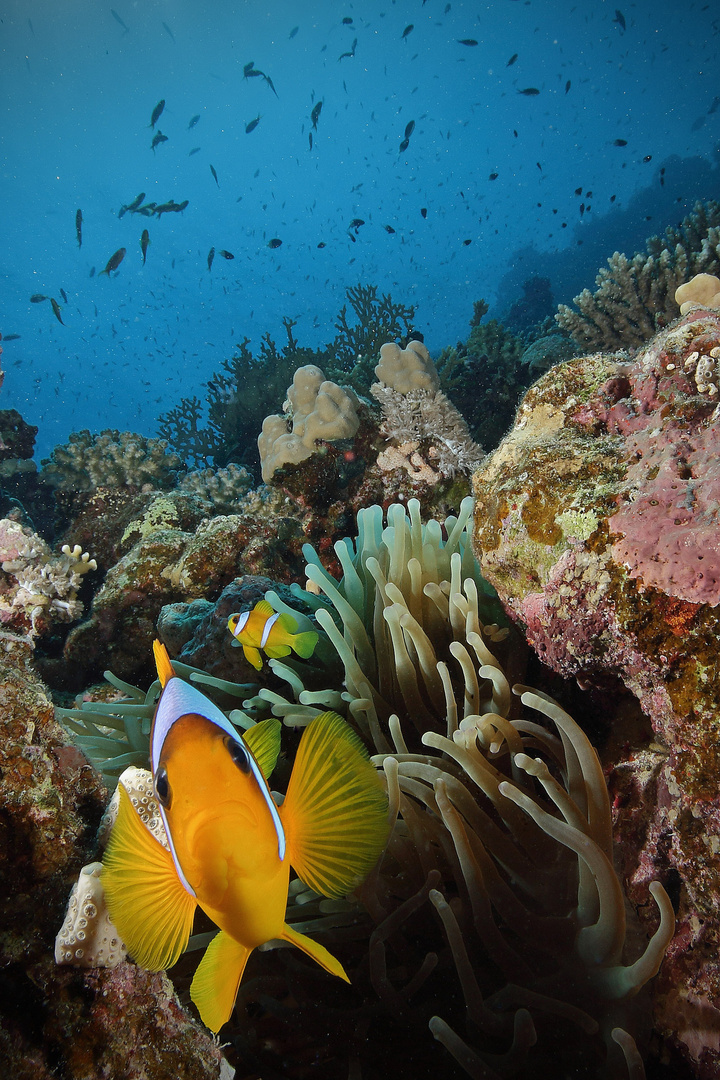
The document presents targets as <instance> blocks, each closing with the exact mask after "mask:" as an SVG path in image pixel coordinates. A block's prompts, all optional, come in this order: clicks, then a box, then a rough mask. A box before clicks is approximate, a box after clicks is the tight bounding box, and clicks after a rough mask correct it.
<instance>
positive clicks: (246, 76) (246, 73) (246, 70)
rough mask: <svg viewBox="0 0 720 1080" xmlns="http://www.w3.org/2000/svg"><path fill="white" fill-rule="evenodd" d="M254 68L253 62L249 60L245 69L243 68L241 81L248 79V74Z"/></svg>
mask: <svg viewBox="0 0 720 1080" xmlns="http://www.w3.org/2000/svg"><path fill="white" fill-rule="evenodd" d="M254 67H255V61H254V60H251V61H250V63H249V64H246V65H245V67H244V68H243V79H247V78H249V77H250V73H251V71H252V70H253V68H254Z"/></svg>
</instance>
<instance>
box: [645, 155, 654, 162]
mask: <svg viewBox="0 0 720 1080" xmlns="http://www.w3.org/2000/svg"><path fill="white" fill-rule="evenodd" d="M648 161H652V154H646V155H645V157H644V158H643V162H645V163H646V162H648Z"/></svg>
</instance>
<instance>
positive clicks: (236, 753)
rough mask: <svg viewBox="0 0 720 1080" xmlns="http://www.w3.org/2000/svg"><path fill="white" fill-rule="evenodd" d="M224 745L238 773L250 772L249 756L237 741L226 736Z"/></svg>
mask: <svg viewBox="0 0 720 1080" xmlns="http://www.w3.org/2000/svg"><path fill="white" fill-rule="evenodd" d="M225 745H226V746H227V748H228V753H229V754H230V757H231V758H232V759H233V761H234V762H235V764H236V765H237V767H238V769H239V770H240V772H243V773H249V772H250V756H249V754H248V752H247V750H246V749H245V747H244V746H243V744H242V743H241V742H239V741H238V740H237V739H233V738H232V736H230V735H227V736H226V737H225Z"/></svg>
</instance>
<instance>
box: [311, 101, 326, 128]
mask: <svg viewBox="0 0 720 1080" xmlns="http://www.w3.org/2000/svg"><path fill="white" fill-rule="evenodd" d="M322 107H323V103H322V101H318V103H317V105H315V106H314V108H313V111H312V112H311V113H310V119H311V121H312V126H313V130H314V131H317V126H318V120H319V119H320V113H321V112H322Z"/></svg>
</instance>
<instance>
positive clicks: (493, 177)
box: [488, 172, 500, 180]
mask: <svg viewBox="0 0 720 1080" xmlns="http://www.w3.org/2000/svg"><path fill="white" fill-rule="evenodd" d="M499 175H500V174H499V173H496V172H491V173H490V175H489V176H488V180H497V178H498V176H499Z"/></svg>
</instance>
